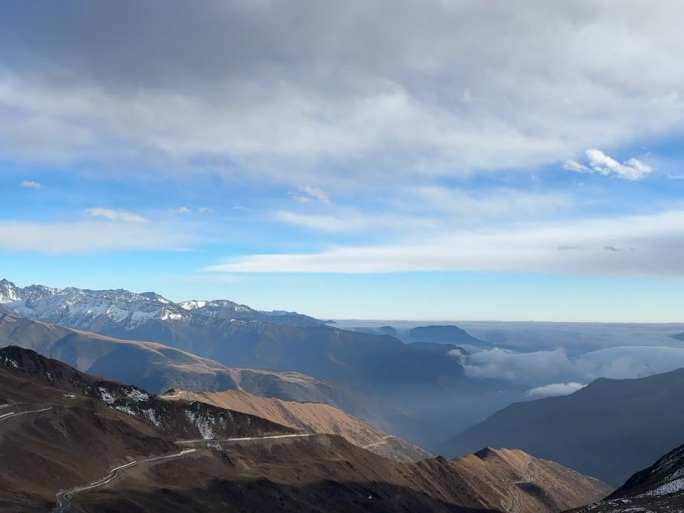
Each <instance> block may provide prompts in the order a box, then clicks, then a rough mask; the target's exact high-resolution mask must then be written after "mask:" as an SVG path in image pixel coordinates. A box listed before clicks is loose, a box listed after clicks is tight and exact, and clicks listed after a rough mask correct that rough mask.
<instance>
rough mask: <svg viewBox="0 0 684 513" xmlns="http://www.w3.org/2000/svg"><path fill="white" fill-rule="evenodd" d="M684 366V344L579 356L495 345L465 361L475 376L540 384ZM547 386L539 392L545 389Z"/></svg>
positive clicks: (635, 374)
mask: <svg viewBox="0 0 684 513" xmlns="http://www.w3.org/2000/svg"><path fill="white" fill-rule="evenodd" d="M682 367H684V348H677V347H658V346H649V347H644V346H630V347H627V346H623V347H611V348H607V349H599V350H597V351H591V352H587V353H584V354H582V355H580V356H577V357H570V356H568V354H567V352H566V351H565V350H564V349H562V348H557V349H555V350H553V351H535V352H530V353H516V352H512V351H509V350H504V349H499V348H494V349H490V350H485V351H481V352H478V353H475V354H473V355H470V356H469V357H468V359H467V361H466V363H465V365H464V368H465V371H466V374H468V376H470V377H473V378H494V379H506V380H510V381H516V382H520V383H528V384H530V385H535V386H537V387H539V386H541V385H545V384H547V383H559V382H561V381H562V382H567V383H571V382H575V383H589V382H591V381H593V380H595V379H597V378H601V377H604V378H613V379H628V378H642V377H645V376H650V375H653V374H659V373H663V372H669V371H672V370H675V369H679V368H682ZM542 392H544V389H543V387H542V389H541V390H538V391H537V392H535V393H537V394H538V393H542Z"/></svg>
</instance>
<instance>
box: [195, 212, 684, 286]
mask: <svg viewBox="0 0 684 513" xmlns="http://www.w3.org/2000/svg"><path fill="white" fill-rule="evenodd" d="M292 216H293V215H291V219H290V221H294V220H295V219H294V218H293V217H292ZM298 220H299V221H301V222H305V220H303V219H298ZM306 221H307V222H311V223H312V224H316V223H320V226H313V227H317V228H324V227H325V226H326V225H327V226H331V224H330V223H332V222H333V221H332V220H330V219H326V218H319V219H317V220H311V219H307V220H306ZM340 223H342V221H341V222H340ZM399 226H401V225H399ZM344 227H346V226H345V225H344V224H340V226H339V228H344ZM683 234H684V210H673V211H667V212H662V213H659V214H654V215H644V216H625V217H616V218H594V219H585V220H575V221H564V222H538V223H518V224H513V225H510V226H506V227H503V228H498V229H492V228H487V229H484V228H483V229H481V230H463V229H460V230H459V229H457V230H451V231H447V232H444V233H437V234H435V233H427V234H421V233H420V231H419V230H410V229H408V230H407V234H406V237H405V239H404V240H402V241H400V242H395V243H392V244H386V245H372V246H356V247H354V246H351V247H344V246H338V247H331V248H329V249H327V250H325V251H322V252H320V253H311V254H267V255H247V256H243V257H239V258H234V259H231V260H228V261H226V262H224V263H220V264H217V265H213V266H210V267H209V268H208V270H212V271H219V272H230V273H237V272H261V273H269V272H286V273H383V272H403V271H438V270H479V271H535V272H544V271H551V272H561V273H590V274H622V275H656V276H684V260H683V259H681V258H679V255H681V254H682V252H684V235H683ZM607 247H613V248H621V249H623V251H607V250H606V248H607ZM567 248H573V249H572V250H567Z"/></svg>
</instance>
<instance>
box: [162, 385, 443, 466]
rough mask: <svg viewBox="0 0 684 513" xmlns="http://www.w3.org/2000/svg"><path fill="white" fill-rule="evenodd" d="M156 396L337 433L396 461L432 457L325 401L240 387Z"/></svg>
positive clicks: (313, 429)
mask: <svg viewBox="0 0 684 513" xmlns="http://www.w3.org/2000/svg"><path fill="white" fill-rule="evenodd" d="M294 378H296V376H295V377H294ZM294 378H293V379H294ZM160 397H162V398H164V399H169V400H177V399H182V400H187V401H200V402H203V403H207V404H212V405H214V406H218V407H220V408H227V409H230V410H234V411H240V412H243V413H249V414H251V415H256V416H258V417H261V418H264V419H268V420H270V421H272V422H275V423H277V424H281V425H283V426H289V427H291V428H293V429H298V430H303V431H306V432H309V433H317V434H332V435H340V436H342V437H343V438H345V439H346V440H347V441H348V442H351V443H352V444H354V445H356V446H358V447H362V448H364V449H368V450H369V451H371V452H374V453H376V454H380V455H381V456H385V457H388V458H391V459H395V460H399V461H419V460H422V459H425V458H430V457H432V454H430V453H429V452H427V451H425V450H423V449H421V448H420V447H418V446H416V445H413V444H411V443H409V442H406V441H405V440H402V439H400V438H397V437H395V436H391V435H388V434H387V433H385V432H384V431H382V430H380V429H378V428H377V427H375V426H374V425H372V424H370V423H368V422H366V421H364V420H362V419H359V418H356V417H354V416H352V415H349V414H347V413H345V412H343V411H342V410H339V409H337V408H333V407H332V406H330V405H327V404H321V403H311V402H306V403H302V402H295V401H281V400H279V399H275V398H267V397H258V396H255V395H253V394H248V393H246V392H243V391H241V390H226V391H223V392H185V391H176V390H173V391H171V392H169V393H167V394H164V395H162V396H160Z"/></svg>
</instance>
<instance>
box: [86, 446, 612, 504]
mask: <svg viewBox="0 0 684 513" xmlns="http://www.w3.org/2000/svg"><path fill="white" fill-rule="evenodd" d="M494 459H497V458H494ZM477 460H479V462H478V461H477ZM527 461H529V456H528V455H525V454H524V453H522V452H519V451H515V452H514V454H513V455H506V457H505V458H502V459H501V460H498V459H497V461H492V458H491V457H485V458H484V459H480V458H478V457H477V456H472V457H471V458H470V459H469V461H463V460H453V461H450V460H446V459H444V458H436V459H428V460H424V461H421V462H419V463H399V462H393V461H390V460H388V459H385V458H382V457H380V456H377V455H375V454H372V453H369V452H368V451H364V450H363V449H360V448H358V447H356V446H353V445H351V444H349V443H348V442H346V440H344V439H343V438H341V437H337V436H331V435H317V436H316V437H312V438H308V439H303V438H290V439H283V440H272V441H269V442H267V443H261V442H258V441H255V442H253V443H245V444H239V445H235V444H233V445H230V444H226V445H222V446H220V447H217V448H216V449H215V450H214V451H211V452H208V453H207V452H203V453H196V454H193V455H191V457H189V458H188V459H186V460H184V461H183V462H182V464H181V462H180V461H172V462H168V463H161V464H159V465H157V466H156V467H155V468H154V469H153V470H150V471H147V472H145V473H137V474H129V475H127V476H125V477H124V478H123V479H121V480H119V481H117V482H115V483H112V485H111V486H107V487H105V488H101V489H99V490H98V491H97V492H93V493H90V492H86V493H83V494H82V495H79V498H78V500H79V505H81V506H82V507H84V509H85V511H109V512H118V511H120V512H124V511H126V512H143V511H168V512H186V511H217V512H218V511H227V510H229V511H241V512H262V511H287V512H290V511H292V512H294V511H303V512H321V511H325V512H352V511H374V512H407V513H408V512H411V513H413V512H464V511H468V512H508V513H513V512H515V513H532V512H551V511H553V512H556V511H560V510H561V509H565V507H566V506H567V505H568V504H571V505H577V504H579V503H582V502H584V501H586V500H587V498H588V497H600V496H602V495H603V494H604V493H605V492H606V487H605V485H603V484H601V483H599V482H598V481H596V480H591V479H588V478H581V476H579V475H577V474H576V473H573V472H571V471H570V473H569V474H565V473H564V472H563V471H562V470H560V469H559V468H551V467H552V466H550V465H549V464H548V463H547V462H538V461H537V460H533V462H532V463H531V464H529V465H528V467H527V471H528V472H529V473H530V474H529V477H528V478H534V479H539V482H540V484H539V485H536V484H534V483H531V484H526V483H517V484H516V482H517V481H518V480H521V479H523V478H525V472H526V470H525V466H526V464H527V463H526V462H527ZM566 476H568V477H569V481H564V477H566ZM571 486H572V487H577V488H573V490H572V491H571V492H570V493H568V489H569V487H571Z"/></svg>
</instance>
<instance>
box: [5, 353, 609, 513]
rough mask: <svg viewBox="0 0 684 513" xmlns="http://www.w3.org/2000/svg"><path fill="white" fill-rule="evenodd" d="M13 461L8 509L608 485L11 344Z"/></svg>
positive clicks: (585, 492) (305, 508)
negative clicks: (87, 366) (425, 451)
mask: <svg viewBox="0 0 684 513" xmlns="http://www.w3.org/2000/svg"><path fill="white" fill-rule="evenodd" d="M501 455H503V456H501ZM0 461H2V467H1V469H0V510H3V511H23V512H34V511H35V512H38V511H52V512H54V513H64V512H67V511H72V512H100V511H102V512H104V511H107V512H119V511H120V512H155V511H160V512H161V511H164V512H166V511H169V512H190V511H196V512H199V511H231V512H232V511H238V512H262V511H293V512H294V511H302V512H314V511H316V512H318V511H332V512H335V511H339V512H342V511H347V512H349V511H378V512H390V511H392V512H394V511H406V512H422V511H425V512H432V511H434V512H442V511H443V512H446V511H472V512H475V511H478V512H485V511H491V512H494V511H499V512H511V513H512V512H528V511H529V512H537V511H540V512H541V511H549V512H550V511H559V510H560V509H561V507H564V506H566V505H567V506H568V507H573V506H578V505H581V504H585V503H588V502H592V501H594V500H597V499H598V498H600V497H602V496H603V495H604V494H605V492H606V487H605V485H603V484H602V483H600V482H598V481H596V480H593V479H590V478H583V477H582V476H579V474H577V473H576V472H573V471H570V470H567V469H563V468H562V467H561V466H560V465H557V466H554V465H552V464H547V463H546V462H537V460H531V458H530V457H529V456H528V455H525V454H524V453H520V452H518V451H512V452H510V453H508V452H501V451H484V452H483V453H482V454H479V455H475V456H470V457H468V458H462V459H459V460H447V459H445V458H441V457H439V458H430V459H426V460H423V461H420V462H418V463H408V462H398V461H393V460H390V459H388V458H384V457H382V456H379V455H377V454H374V453H371V452H370V451H368V450H365V449H363V448H361V447H357V446H355V445H353V444H351V443H349V442H348V441H347V440H346V439H344V438H343V437H341V436H337V435H311V434H306V433H298V432H297V431H296V430H294V429H292V428H291V427H289V426H280V425H278V424H276V423H273V422H271V421H269V420H265V419H262V418H260V417H257V416H254V415H249V414H245V413H241V412H238V411H234V410H226V409H222V408H218V407H216V406H212V405H208V404H203V403H200V402H188V401H181V400H179V401H168V400H162V399H159V398H157V397H156V396H149V395H147V394H146V393H145V392H144V391H142V390H140V389H137V388H135V387H131V386H129V385H121V384H118V383H113V382H109V381H104V380H101V379H99V378H95V377H91V376H88V375H84V374H82V373H80V372H79V371H77V370H75V369H73V368H71V367H69V366H67V365H64V364H62V363H61V362H57V361H55V360H50V359H47V358H43V357H41V356H40V355H38V354H36V353H34V352H32V351H27V350H24V349H20V348H16V347H10V348H5V349H0ZM525 479H529V481H530V482H529V483H526V482H523V481H524V480H525ZM528 484H529V485H530V486H526V485H528ZM516 490H519V494H518V492H517V491H516ZM516 497H518V499H516Z"/></svg>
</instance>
